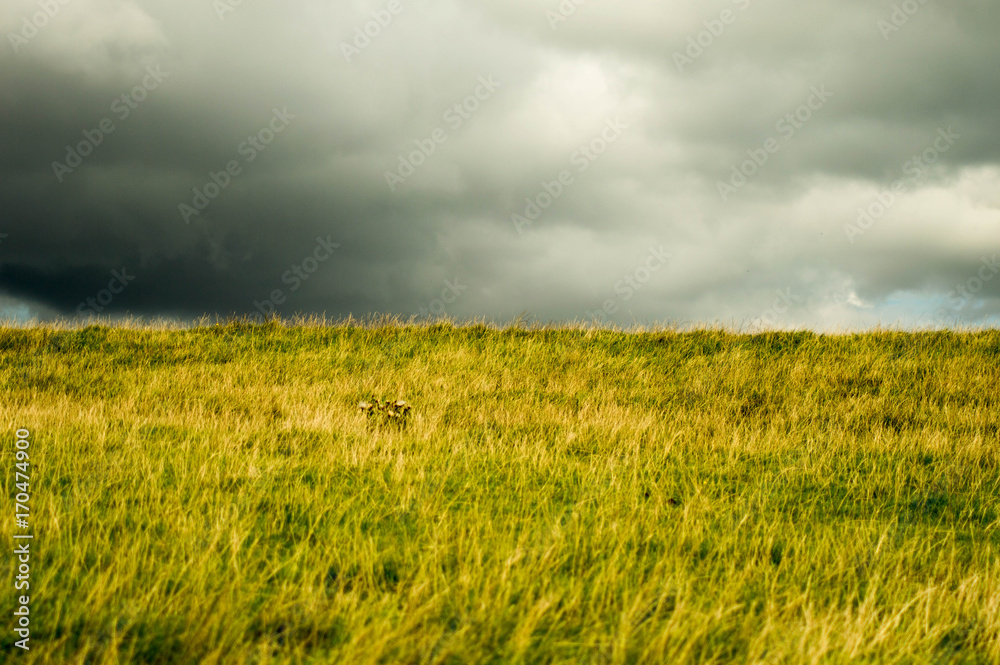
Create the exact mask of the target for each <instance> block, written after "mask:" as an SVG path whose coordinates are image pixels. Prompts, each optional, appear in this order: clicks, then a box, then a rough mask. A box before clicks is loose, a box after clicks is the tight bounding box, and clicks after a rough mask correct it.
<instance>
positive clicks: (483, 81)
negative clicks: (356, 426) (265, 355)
mask: <svg viewBox="0 0 1000 665" xmlns="http://www.w3.org/2000/svg"><path fill="white" fill-rule="evenodd" d="M577 3H579V4H577ZM276 5H277V3H265V2H253V1H250V0H243V2H241V3H240V2H238V0H198V1H197V2H194V1H191V0H172V1H171V2H166V1H165V0H155V1H154V0H149V1H145V2H142V1H130V0H5V1H4V2H3V4H2V6H0V33H2V34H3V36H4V42H5V43H4V44H3V45H0V316H4V317H13V318H19V319H25V318H32V317H37V318H40V319H48V318H53V317H77V316H81V315H84V316H86V315H94V314H97V313H100V314H101V315H102V316H109V315H110V316H118V315H122V314H126V313H128V314H132V315H143V316H167V317H180V318H190V317H195V316H198V315H201V314H205V313H208V314H219V315H223V316H225V315H229V314H233V313H236V314H253V313H257V312H268V311H271V309H272V308H274V309H275V310H276V311H278V312H280V313H282V314H284V315H292V314H295V313H313V312H314V313H325V314H327V315H328V316H333V317H337V316H342V315H347V314H349V313H351V314H354V315H365V314H370V313H376V312H379V313H395V314H403V315H414V314H418V315H419V314H447V315H450V316H453V317H456V318H460V319H463V318H468V317H474V316H485V317H489V318H493V319H498V320H509V319H511V318H513V317H515V316H516V315H517V314H519V313H520V312H527V313H528V314H530V315H533V316H535V317H537V318H538V319H540V320H546V321H551V320H572V319H577V320H583V319H588V320H589V319H592V318H597V319H600V320H605V321H609V322H615V323H619V324H631V323H634V322H638V323H653V322H679V323H684V324H691V323H698V322H701V323H714V322H718V323H723V324H729V325H737V326H751V327H753V326H763V327H811V328H816V329H834V330H835V329H845V328H856V327H866V326H871V325H877V324H880V323H881V324H883V325H902V326H911V327H912V326H925V325H952V324H956V323H958V324H963V325H982V324H996V323H997V322H998V321H1000V265H998V264H997V263H996V260H997V254H998V253H1000V115H998V113H997V110H998V109H1000V68H998V67H997V63H998V62H1000V40H998V39H997V35H998V34H1000V3H996V2H994V1H987V0H964V1H962V2H957V1H949V0H927V1H925V2H921V1H920V0H907V1H906V2H897V1H884V0H874V1H873V0H866V1H865V2H862V1H860V0H836V1H834V0H810V1H809V2H802V3H790V2H777V1H776V0H717V1H707V2H706V1H699V2H693V1H688V2H676V1H671V0H632V1H623V2H615V3H612V2H609V1H608V0H584V1H581V0H575V2H574V1H573V0H565V1H563V2H559V1H558V0H502V1H501V0H479V1H477V2H472V1H471V0H468V1H463V0H439V1H434V0H427V1H421V0H395V1H388V0H386V1H382V0H376V1H372V2H369V1H362V0H351V1H349V2H343V1H341V2H319V1H307V0H290V1H287V2H283V3H281V4H280V5H279V6H276ZM366 32H367V34H366ZM862 213H864V214H862Z"/></svg>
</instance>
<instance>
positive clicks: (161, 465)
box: [0, 322, 1000, 664]
mask: <svg viewBox="0 0 1000 665" xmlns="http://www.w3.org/2000/svg"><path fill="white" fill-rule="evenodd" d="M0 377H2V382H3V384H2V385H3V391H2V397H3V399H2V401H0V420H2V422H3V423H4V427H5V430H4V441H5V443H4V445H3V449H2V450H3V454H2V455H0V458H2V459H3V460H4V462H5V466H4V469H3V474H2V477H3V490H4V491H3V511H4V515H6V517H4V519H3V522H2V524H3V528H2V532H3V537H4V542H5V543H6V544H5V545H4V547H5V548H7V547H11V543H13V542H14V540H13V535H14V534H15V533H17V532H18V531H17V530H16V529H15V525H14V519H13V515H12V513H14V495H15V493H16V492H17V491H18V490H17V489H16V488H15V486H14V471H15V469H14V440H15V436H14V434H15V431H16V430H17V429H18V428H27V429H29V430H30V432H31V435H30V443H31V447H30V453H31V465H32V466H31V485H30V490H31V511H32V512H31V520H32V522H31V531H32V533H34V534H35V540H34V541H33V543H32V552H33V554H32V563H31V566H32V569H31V642H30V645H31V650H30V652H22V651H21V650H20V649H16V648H14V647H13V641H14V640H15V639H17V638H16V636H14V634H13V627H14V620H13V618H12V615H13V612H14V609H15V598H16V596H17V595H18V593H20V592H15V591H14V588H13V580H12V579H11V578H12V576H9V577H8V580H9V582H8V584H9V585H10V586H8V588H7V590H6V591H4V592H3V593H0V615H2V616H3V617H4V620H3V644H2V651H0V660H2V661H3V662H23V663H60V664H62V663H95V664H96V663H185V664H186V663H199V662H204V663H220V664H229V663H236V664H238V663H345V664H365V663H427V664H431V663H449V664H457V663H727V662H740V663H744V662H746V663H848V662H851V663H855V662H860V663H933V664H938V663H942V664H943V663H984V664H985V663H997V662H1000V562H998V554H1000V435H998V429H1000V331H984V332H969V333H962V334H959V333H951V332H927V333H903V332H872V333H866V334H854V335H841V336H821V335H816V334H813V333H768V334H760V335H754V336H751V335H736V334H731V333H726V332H723V331H697V332H686V333H678V332H671V331H659V332H646V333H624V332H611V331H600V330H587V329H571V328H565V329H534V330H526V329H522V328H509V329H503V330H498V329H494V328H489V327H485V326H468V327H453V326H452V325H450V324H442V325H434V326H422V327H420V326H400V325H387V326H378V325H372V326H367V327H365V326H357V325H340V326H286V325H284V324H281V323H278V322H271V323H269V324H265V325H256V326H254V325H249V324H240V323H233V324H228V325H217V326H205V327H199V328H193V329H189V330H155V329H128V328H111V327H89V328H85V329H76V330H68V329H67V330H60V329H46V328H27V329H17V328H0ZM372 397H376V398H385V399H397V398H402V399H405V400H407V401H408V402H409V403H410V404H411V405H412V407H413V410H412V411H411V413H410V415H409V417H408V418H407V419H406V420H405V421H404V422H402V423H398V422H397V421H396V420H393V421H389V420H388V419H380V418H379V417H377V416H375V417H371V418H368V417H366V416H365V415H364V414H363V413H361V412H360V411H359V410H358V408H357V404H358V402H359V401H361V400H366V399H367V400H371V398H372ZM13 567H14V564H13V563H12V564H11V566H10V569H13Z"/></svg>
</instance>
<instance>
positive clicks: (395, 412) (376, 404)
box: [358, 399, 410, 427]
mask: <svg viewBox="0 0 1000 665" xmlns="http://www.w3.org/2000/svg"><path fill="white" fill-rule="evenodd" d="M358 408H359V409H361V410H362V411H364V412H365V415H366V416H368V420H369V421H370V422H374V423H380V424H393V425H397V426H399V427H402V426H404V425H406V422H407V418H409V415H410V405H409V404H407V403H406V402H404V401H403V400H401V399H398V400H396V401H395V402H390V401H389V400H386V401H385V402H383V401H382V400H380V399H375V400H374V401H373V402H361V403H360V404H358Z"/></svg>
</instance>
